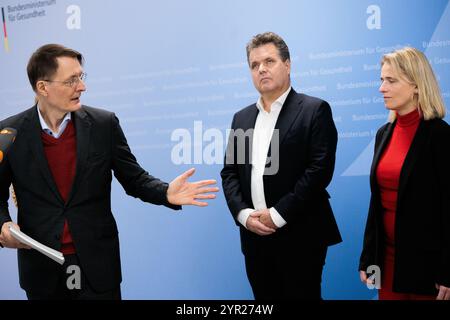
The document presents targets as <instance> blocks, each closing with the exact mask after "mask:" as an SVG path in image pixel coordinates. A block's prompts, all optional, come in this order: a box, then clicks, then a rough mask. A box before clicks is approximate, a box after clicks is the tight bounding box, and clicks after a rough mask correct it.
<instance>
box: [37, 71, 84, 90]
mask: <svg viewBox="0 0 450 320" xmlns="http://www.w3.org/2000/svg"><path fill="white" fill-rule="evenodd" d="M86 77H87V73H84V72H82V73H81V74H80V75H79V76H73V77H72V78H70V79H69V80H66V81H57V80H46V79H44V80H43V81H47V82H58V83H62V84H63V85H65V86H66V87H71V88H75V87H76V86H77V85H78V84H79V83H80V81H83V82H84V81H86Z"/></svg>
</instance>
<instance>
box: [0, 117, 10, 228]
mask: <svg viewBox="0 0 450 320" xmlns="http://www.w3.org/2000/svg"><path fill="white" fill-rule="evenodd" d="M3 127H4V125H3V123H1V122H0V129H2V128H3ZM10 185H11V169H10V167H9V163H8V160H7V159H6V158H3V160H2V161H1V162H0V230H1V227H2V226H3V224H4V223H5V222H8V221H11V216H10V215H9V209H8V199H9V186H10Z"/></svg>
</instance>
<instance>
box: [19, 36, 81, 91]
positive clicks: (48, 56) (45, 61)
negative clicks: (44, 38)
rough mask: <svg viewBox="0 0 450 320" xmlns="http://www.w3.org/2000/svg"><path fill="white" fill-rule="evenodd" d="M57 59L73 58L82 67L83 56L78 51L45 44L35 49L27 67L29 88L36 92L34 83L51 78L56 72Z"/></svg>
mask: <svg viewBox="0 0 450 320" xmlns="http://www.w3.org/2000/svg"><path fill="white" fill-rule="evenodd" d="M59 57H69V58H75V59H77V60H78V62H79V63H80V64H81V65H82V64H83V55H82V54H81V53H79V52H78V51H75V50H73V49H69V48H66V47H64V46H62V45H59V44H46V45H44V46H42V47H40V48H39V49H37V50H36V51H35V52H34V53H33V54H32V55H31V58H30V60H29V61H28V65H27V73H28V80H29V81H30V84H31V87H32V88H33V90H34V91H36V82H37V81H39V80H43V79H49V78H51V77H52V76H53V75H54V74H55V73H56V70H58V61H57V60H56V59H57V58H59Z"/></svg>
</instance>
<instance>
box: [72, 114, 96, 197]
mask: <svg viewBox="0 0 450 320" xmlns="http://www.w3.org/2000/svg"><path fill="white" fill-rule="evenodd" d="M72 118H73V121H74V126H75V132H76V137H77V164H76V171H75V177H74V179H73V183H72V189H71V191H70V195H69V198H68V199H67V204H68V203H70V201H71V200H72V198H73V196H74V194H75V193H76V191H77V189H78V186H79V184H80V181H81V177H82V174H83V170H84V168H85V167H86V163H87V157H88V152H89V140H90V136H91V122H90V121H89V118H88V117H87V114H86V112H85V111H84V109H83V108H81V109H80V110H78V111H75V112H73V113H72Z"/></svg>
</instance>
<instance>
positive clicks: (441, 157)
mask: <svg viewBox="0 0 450 320" xmlns="http://www.w3.org/2000/svg"><path fill="white" fill-rule="evenodd" d="M380 92H381V94H382V95H383V97H384V103H385V105H386V108H387V109H389V110H390V121H389V123H387V124H385V125H384V126H383V127H381V128H380V129H379V130H378V133H377V135H376V142H375V155H374V159H373V163H372V168H371V174H370V186H371V192H372V196H371V200H370V207H369V213H368V217H367V224H366V229H365V234H364V245H363V250H362V254H361V258H360V265H359V270H360V277H361V281H362V282H366V283H367V282H369V281H371V280H368V277H369V275H368V274H367V273H366V272H367V269H368V267H369V266H371V265H375V266H378V267H379V268H380V270H381V289H379V292H378V294H379V299H380V300H417V299H430V300H431V299H439V300H441V299H445V300H449V299H450V289H449V287H450V188H449V186H450V126H449V125H448V124H447V123H446V122H445V121H443V120H442V118H444V116H445V107H444V103H443V101H442V97H441V95H440V90H439V86H438V83H437V80H436V77H435V76H434V73H433V70H432V68H431V66H430V64H429V62H428V60H427V58H426V57H425V55H424V54H423V53H422V52H420V51H419V50H417V49H414V48H409V47H406V48H403V49H400V50H397V51H394V52H392V53H389V54H387V55H385V56H384V57H383V59H382V61H381V86H380Z"/></svg>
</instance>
